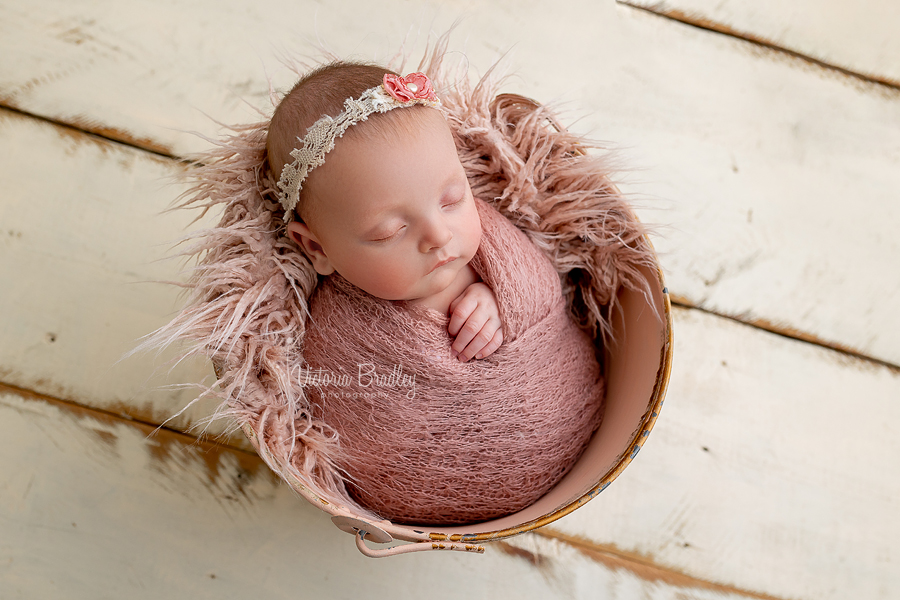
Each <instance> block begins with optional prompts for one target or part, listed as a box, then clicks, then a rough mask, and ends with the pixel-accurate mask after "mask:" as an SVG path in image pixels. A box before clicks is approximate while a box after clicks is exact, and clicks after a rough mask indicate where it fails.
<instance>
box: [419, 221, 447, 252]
mask: <svg viewBox="0 0 900 600" xmlns="http://www.w3.org/2000/svg"><path fill="white" fill-rule="evenodd" d="M452 239H453V232H452V231H450V228H449V227H447V224H446V223H444V221H443V219H437V220H435V221H432V222H431V223H429V224H428V226H427V227H426V229H425V232H424V234H423V235H422V242H421V244H420V248H421V250H422V252H431V251H432V250H435V249H437V248H443V247H444V246H446V245H447V244H448V243H449V242H450V240H452Z"/></svg>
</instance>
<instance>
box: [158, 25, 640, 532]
mask: <svg viewBox="0 0 900 600" xmlns="http://www.w3.org/2000/svg"><path fill="white" fill-rule="evenodd" d="M444 53H445V43H443V42H442V43H441V44H439V45H438V47H437V48H436V49H435V50H434V52H433V53H432V54H431V55H430V56H429V57H428V60H427V61H426V60H423V63H422V64H420V65H419V67H418V69H417V70H420V71H424V72H425V73H426V74H428V75H429V77H430V78H431V79H432V81H434V82H436V84H437V85H436V87H437V92H438V95H439V96H440V98H441V100H442V103H443V109H442V110H444V112H445V115H446V117H447V119H448V122H449V123H450V127H451V130H452V131H453V133H454V136H455V140H456V143H457V148H458V150H459V154H460V158H461V160H462V163H463V166H464V167H465V169H466V173H467V175H468V177H469V181H470V184H471V187H472V191H473V193H474V194H475V196H476V197H479V198H482V199H484V200H486V201H487V202H489V203H490V204H491V205H492V206H494V207H495V208H496V209H497V210H498V211H499V212H500V213H501V214H503V215H504V216H505V217H507V218H508V219H509V220H510V221H511V222H512V223H513V224H515V225H516V226H518V227H519V229H521V230H522V231H523V232H524V233H525V234H526V235H527V236H528V238H529V239H530V240H531V241H532V242H533V243H534V244H535V245H536V246H537V247H538V248H539V249H540V250H541V251H542V252H544V254H545V255H546V256H547V257H548V258H549V259H550V262H551V264H553V266H554V268H555V270H556V272H557V273H558V274H559V277H560V281H561V284H562V290H563V295H564V297H565V298H566V304H567V307H568V309H569V311H570V313H571V316H572V317H573V319H574V321H575V322H576V323H578V324H579V325H580V326H581V327H582V328H583V329H584V330H585V331H586V332H588V334H589V335H590V336H591V337H592V338H593V339H594V340H595V342H596V344H597V346H598V348H599V347H601V346H602V344H603V343H609V342H612V340H610V339H609V332H610V325H609V322H608V319H607V315H608V314H610V313H611V312H613V311H614V307H615V304H616V291H617V290H618V289H619V288H620V286H628V287H631V288H635V289H640V290H642V291H645V292H646V289H645V286H646V283H645V280H644V279H643V278H642V276H641V274H640V272H639V269H640V267H641V266H645V267H651V268H653V264H654V260H653V256H652V250H651V249H650V248H649V247H648V246H647V244H646V243H645V242H644V240H643V237H642V234H643V228H642V227H641V225H640V224H639V223H638V222H637V220H636V219H635V218H634V216H633V214H632V211H631V210H630V208H629V206H628V204H627V202H626V201H625V200H624V199H623V198H622V197H621V196H620V195H619V193H618V192H617V190H616V189H615V188H614V187H613V186H612V184H611V183H610V181H609V179H608V174H609V167H608V163H607V162H606V161H605V159H604V158H602V157H598V156H594V155H591V154H589V153H588V152H587V151H588V149H589V144H588V143H587V142H586V141H585V140H583V139H582V138H580V137H578V136H576V135H573V134H571V133H569V132H567V131H565V130H564V129H562V128H560V127H558V126H554V125H553V124H554V123H555V119H554V117H553V115H552V113H551V112H550V111H549V110H547V109H545V108H542V107H540V106H538V105H537V104H535V103H534V102H531V101H529V100H527V99H525V98H523V97H521V96H511V95H500V96H498V95H497V94H496V92H497V89H496V88H497V85H498V83H497V81H496V78H494V77H492V76H491V75H490V73H489V75H488V76H487V77H486V78H485V79H483V80H482V81H481V82H479V83H478V84H477V85H475V86H472V85H471V84H470V83H469V82H468V80H467V79H466V78H465V77H453V76H452V75H450V74H449V73H447V72H443V71H446V69H442V67H441V63H442V58H443V56H444ZM454 79H455V81H454ZM267 126H268V119H264V120H262V121H261V122H259V123H254V124H250V125H245V126H238V127H233V128H231V131H232V133H231V134H230V135H228V136H226V137H224V138H222V139H221V140H219V141H217V142H215V143H216V145H215V147H214V148H212V149H211V150H210V151H209V152H207V153H205V154H203V155H201V156H198V157H197V160H196V162H195V163H194V164H193V165H192V167H191V168H190V169H189V173H188V175H189V177H190V179H191V181H192V182H193V185H192V187H191V189H190V190H189V191H188V192H187V193H186V194H185V196H183V198H182V199H181V202H180V206H183V207H185V208H201V209H203V212H204V214H205V212H206V211H207V210H209V209H211V208H215V209H217V210H220V211H221V219H220V221H219V224H218V225H217V226H216V227H213V228H211V229H208V230H204V231H200V232H197V233H193V234H191V236H190V237H189V239H192V240H193V241H194V243H193V245H192V246H190V247H189V248H187V249H186V250H184V251H183V254H185V255H187V256H193V257H195V258H196V267H194V268H193V270H192V272H191V276H190V281H189V283H188V287H189V289H190V295H189V297H188V299H187V302H186V305H185V307H184V309H183V310H182V311H181V312H180V313H179V314H178V315H177V316H176V317H175V319H174V320H173V321H172V322H171V323H169V324H168V325H167V326H165V327H163V328H161V329H160V330H158V331H157V332H155V333H154V334H153V336H151V338H150V339H149V340H148V341H147V343H146V344H145V347H147V346H150V347H152V346H156V347H162V346H166V345H168V344H171V343H173V342H176V341H180V342H187V349H186V350H185V352H184V355H185V356H190V355H195V354H200V355H204V356H207V357H209V358H210V359H211V360H212V362H213V363H214V364H215V365H216V366H217V372H218V373H219V379H218V381H217V382H216V384H215V385H214V386H212V387H211V388H209V389H206V390H205V392H204V394H203V395H204V396H207V395H214V396H216V397H218V398H219V399H221V407H220V410H219V411H218V414H219V415H222V416H228V417H232V418H233V419H234V420H235V421H236V422H237V423H238V424H240V425H242V426H247V427H249V428H251V429H252V430H253V432H254V434H255V437H256V438H257V440H258V441H259V442H260V443H261V444H264V450H265V451H263V452H261V455H262V456H263V458H264V459H266V460H267V462H268V463H269V464H270V466H272V467H273V469H275V470H276V471H277V472H278V473H279V474H280V475H281V476H283V477H286V478H288V477H294V478H297V479H298V480H299V481H302V482H304V485H305V486H306V487H307V488H308V489H310V490H312V491H313V492H314V493H315V494H317V495H318V496H319V497H320V498H322V499H324V500H326V501H329V502H332V503H335V504H337V505H341V506H345V507H348V508H349V509H350V510H352V511H355V514H358V515H359V516H360V517H363V518H373V517H374V515H372V514H371V512H370V511H368V510H366V509H365V508H363V507H362V506H360V505H359V504H358V503H357V502H356V501H355V500H354V499H353V498H352V497H351V496H350V495H349V494H348V491H347V488H346V486H345V475H344V473H342V471H341V470H340V468H339V467H338V466H337V464H336V463H335V460H334V459H335V457H337V456H338V450H339V446H338V441H339V440H338V437H337V435H336V432H335V430H334V429H333V428H331V427H330V426H328V425H327V424H326V423H325V422H324V421H322V420H321V419H320V418H319V417H318V416H317V415H315V414H314V413H313V411H312V410H311V408H312V407H311V405H310V402H309V398H308V397H307V395H306V393H305V389H304V387H303V385H302V384H301V381H300V380H299V378H298V373H300V372H301V371H302V369H303V367H304V357H303V356H302V354H301V352H300V348H301V345H302V342H303V340H304V337H305V336H306V332H307V319H308V316H309V313H308V310H307V301H308V298H309V296H310V294H311V293H312V292H313V290H314V289H315V287H316V285H317V283H318V278H317V275H316V273H315V271H314V270H313V268H312V266H311V264H310V263H309V261H308V260H307V259H306V258H305V257H304V255H303V254H302V253H301V251H300V250H299V249H298V248H297V247H296V246H295V244H294V243H293V242H292V241H290V240H289V239H288V238H287V237H285V235H284V225H283V213H282V211H281V208H280V206H279V204H278V202H277V201H275V200H274V198H275V195H274V193H273V192H274V189H275V185H274V182H273V181H272V179H271V177H270V176H269V174H268V173H267V170H266V167H265V162H266V154H265V142H266V128H267ZM273 457H274V461H273Z"/></svg>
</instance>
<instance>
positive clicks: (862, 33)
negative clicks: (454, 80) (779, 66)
mask: <svg viewBox="0 0 900 600" xmlns="http://www.w3.org/2000/svg"><path fill="white" fill-rule="evenodd" d="M619 1H620V2H622V3H623V4H629V5H632V6H640V7H643V8H646V9H648V10H652V11H653V12H656V13H658V14H662V15H666V16H669V17H671V18H674V19H678V20H683V21H684V22H686V23H692V24H695V25H697V26H698V27H709V28H711V29H712V30H714V31H723V32H726V33H729V34H731V35H736V36H741V37H748V38H752V39H754V40H757V41H758V42H759V43H763V44H771V45H773V46H777V47H779V48H784V49H785V50H788V51H791V52H797V53H799V54H802V55H804V56H808V57H810V58H812V59H815V60H818V61H821V62H823V63H827V64H830V65H833V66H835V67H838V68H842V69H846V70H848V71H851V72H854V73H858V74H860V75H861V76H863V77H867V78H870V79H873V80H876V81H881V82H883V83H887V84H890V85H893V86H900V60H898V57H900V38H898V37H897V27H898V25H900V4H897V3H896V2H889V1H888V2H886V1H885V0H860V1H856V2H846V1H843V2H828V3H822V2H804V1H800V2H798V1H796V0H795V1H794V2H778V1H777V0H761V1H757V2H739V1H736V0H716V2H710V1H709V0H654V1H652V2H648V1H646V0H619Z"/></svg>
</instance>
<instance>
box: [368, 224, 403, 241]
mask: <svg viewBox="0 0 900 600" xmlns="http://www.w3.org/2000/svg"><path fill="white" fill-rule="evenodd" d="M405 227H406V225H404V226H403V227H401V228H400V229H398V230H397V231H395V232H394V233H392V234H391V235H389V236H387V237H383V238H378V239H377V240H372V241H373V242H387V241H390V240H392V239H394V238H395V237H397V234H399V233H400V232H401V231H403V229H404V228H405Z"/></svg>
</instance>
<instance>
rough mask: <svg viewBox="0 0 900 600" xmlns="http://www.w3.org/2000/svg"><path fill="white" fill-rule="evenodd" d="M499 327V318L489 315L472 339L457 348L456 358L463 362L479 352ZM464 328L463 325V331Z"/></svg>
mask: <svg viewBox="0 0 900 600" xmlns="http://www.w3.org/2000/svg"><path fill="white" fill-rule="evenodd" d="M467 325H468V324H467ZM499 328H500V320H499V319H497V318H496V317H489V318H488V319H487V320H486V321H485V324H484V325H483V326H482V327H481V329H479V330H478V332H477V333H476V334H475V336H473V337H472V339H471V340H470V341H469V342H468V343H467V344H466V345H465V346H464V347H463V349H462V350H458V352H459V357H458V358H459V359H460V360H462V361H463V362H465V361H467V360H469V359H470V358H472V357H474V356H475V355H476V354H478V353H479V352H481V351H482V350H483V349H484V348H485V347H487V346H488V344H490V343H491V341H492V340H493V337H494V334H495V333H496V332H497V330H498V329H499ZM465 329H466V328H465V327H463V331H465ZM457 340H459V338H457ZM454 345H455V344H454Z"/></svg>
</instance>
